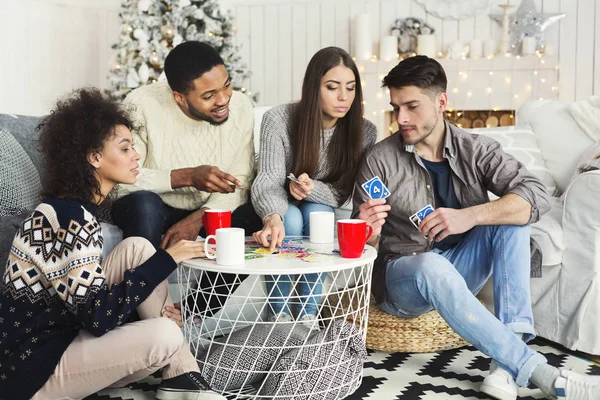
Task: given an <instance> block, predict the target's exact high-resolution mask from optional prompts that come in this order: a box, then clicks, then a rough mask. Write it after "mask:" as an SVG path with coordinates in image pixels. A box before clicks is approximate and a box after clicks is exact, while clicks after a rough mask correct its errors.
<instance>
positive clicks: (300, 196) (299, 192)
mask: <svg viewBox="0 0 600 400" xmlns="http://www.w3.org/2000/svg"><path fill="white" fill-rule="evenodd" d="M290 175H292V176H294V174H290ZM314 188H315V184H314V183H313V181H312V179H310V177H309V176H308V174H300V176H299V177H298V182H294V181H291V182H290V193H291V194H292V196H293V197H294V198H295V199H296V200H304V199H305V198H306V196H308V195H309V194H311V192H312V191H313V189H314Z"/></svg>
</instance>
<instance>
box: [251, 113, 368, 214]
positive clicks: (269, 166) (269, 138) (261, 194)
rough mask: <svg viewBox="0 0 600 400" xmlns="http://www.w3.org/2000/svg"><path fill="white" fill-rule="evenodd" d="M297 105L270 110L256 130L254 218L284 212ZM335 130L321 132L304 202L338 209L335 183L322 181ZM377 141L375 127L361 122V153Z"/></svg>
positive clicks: (291, 159)
mask: <svg viewBox="0 0 600 400" xmlns="http://www.w3.org/2000/svg"><path fill="white" fill-rule="evenodd" d="M297 105H298V103H290V104H283V105H280V106H277V107H273V108H272V109H270V110H269V111H267V112H266V113H265V115H264V116H263V120H262V124H261V127H260V155H259V165H258V174H257V176H256V179H255V181H254V184H253V185H252V205H253V206H254V209H255V211H256V213H257V214H258V216H259V217H260V218H261V219H264V218H265V217H266V216H267V215H269V214H274V213H277V214H279V215H281V216H282V217H283V216H285V213H286V212H287V209H288V191H287V186H286V177H287V175H288V174H289V173H290V172H292V168H293V166H294V155H293V152H292V146H291V132H292V126H291V125H292V115H293V112H294V110H295V108H296V107H297ZM334 132H335V127H333V128H330V129H326V130H323V131H321V135H322V136H321V138H322V142H321V150H320V153H319V162H318V165H317V170H316V172H315V174H314V176H311V179H312V180H313V183H314V185H315V187H314V189H313V191H312V192H311V194H309V195H308V196H307V197H306V199H305V200H306V201H310V202H313V203H319V204H325V205H328V206H330V207H333V208H336V207H339V206H340V205H341V204H340V201H339V199H338V196H337V193H339V192H338V188H337V187H336V185H335V183H325V182H322V181H320V180H319V179H323V178H324V177H326V176H327V175H328V174H329V172H330V165H329V158H328V154H327V148H328V146H329V142H330V141H331V138H332V137H333V134H334ZM376 140H377V128H376V127H375V125H374V124H373V123H372V122H371V121H368V120H366V119H365V120H364V128H363V151H364V150H367V149H369V148H371V146H373V144H375V141H376Z"/></svg>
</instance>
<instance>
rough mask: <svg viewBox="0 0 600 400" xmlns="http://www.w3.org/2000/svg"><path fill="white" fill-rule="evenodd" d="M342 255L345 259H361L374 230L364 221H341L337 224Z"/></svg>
mask: <svg viewBox="0 0 600 400" xmlns="http://www.w3.org/2000/svg"><path fill="white" fill-rule="evenodd" d="M337 229H338V243H339V245H340V254H341V255H342V257H344V258H359V257H360V256H362V254H363V250H364V249H365V244H366V243H367V241H368V240H369V239H370V238H371V235H372V234H373V228H371V227H370V226H369V225H367V222H366V221H363V220H362V219H341V220H339V221H338V222H337Z"/></svg>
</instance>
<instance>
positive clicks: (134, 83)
mask: <svg viewBox="0 0 600 400" xmlns="http://www.w3.org/2000/svg"><path fill="white" fill-rule="evenodd" d="M138 86H140V76H139V75H138V73H137V72H136V71H135V68H131V69H130V70H129V73H128V74H127V87H129V88H132V89H134V88H136V87H138Z"/></svg>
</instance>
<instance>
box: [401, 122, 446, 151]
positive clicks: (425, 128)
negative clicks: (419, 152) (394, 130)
mask: <svg viewBox="0 0 600 400" xmlns="http://www.w3.org/2000/svg"><path fill="white" fill-rule="evenodd" d="M434 118H435V119H434V120H433V121H432V122H431V123H429V124H428V123H426V124H425V125H423V126H415V130H416V131H417V133H421V132H425V133H423V134H422V135H421V136H419V137H417V138H416V139H415V140H414V141H411V142H407V141H406V139H405V140H404V143H406V144H409V145H415V144H417V143H420V142H422V141H423V140H425V139H426V138H427V137H428V136H429V135H431V134H432V133H433V130H434V129H435V127H436V126H437V124H438V121H439V117H438V115H437V114H436V115H435V117H434ZM400 130H402V126H400Z"/></svg>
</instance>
